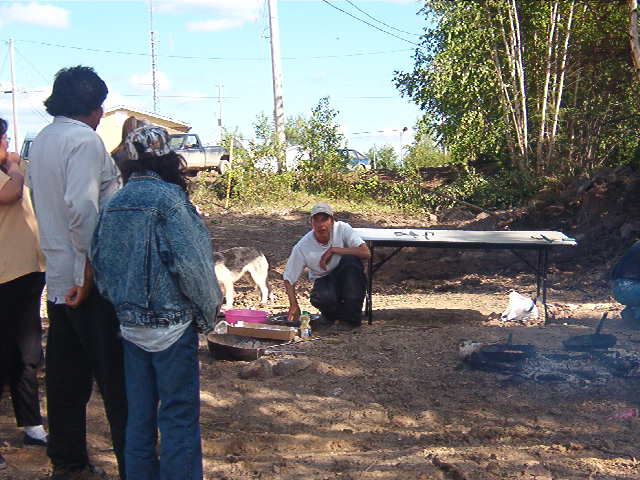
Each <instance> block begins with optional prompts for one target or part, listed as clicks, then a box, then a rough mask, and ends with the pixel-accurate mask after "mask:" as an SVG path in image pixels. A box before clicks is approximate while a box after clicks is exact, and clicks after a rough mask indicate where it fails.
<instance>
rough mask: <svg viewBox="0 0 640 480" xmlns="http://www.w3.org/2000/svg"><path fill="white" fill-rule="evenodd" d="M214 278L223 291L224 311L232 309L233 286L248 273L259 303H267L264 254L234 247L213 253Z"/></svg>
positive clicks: (267, 293) (266, 266) (266, 271)
mask: <svg viewBox="0 0 640 480" xmlns="http://www.w3.org/2000/svg"><path fill="white" fill-rule="evenodd" d="M213 259H214V261H215V270H216V277H217V278H218V283H219V284H220V288H221V289H222V290H223V291H224V295H225V300H226V302H225V305H224V307H225V308H226V309H229V308H232V307H233V296H234V290H233V284H234V283H235V282H236V281H238V280H239V279H240V278H242V276H243V275H244V274H245V273H247V272H249V274H250V275H251V278H252V279H253V281H254V283H255V284H256V287H258V288H259V289H260V303H262V304H265V303H268V301H269V288H268V287H267V276H268V274H269V262H267V259H266V257H265V256H264V254H262V253H261V252H259V251H258V250H256V249H255V248H252V247H234V248H230V249H228V250H223V251H221V252H214V254H213Z"/></svg>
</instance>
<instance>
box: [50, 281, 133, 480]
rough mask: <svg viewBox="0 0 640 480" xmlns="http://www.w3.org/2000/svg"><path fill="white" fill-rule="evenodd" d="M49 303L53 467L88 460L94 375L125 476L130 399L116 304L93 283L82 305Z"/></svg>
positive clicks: (77, 465) (80, 464)
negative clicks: (88, 436)
mask: <svg viewBox="0 0 640 480" xmlns="http://www.w3.org/2000/svg"><path fill="white" fill-rule="evenodd" d="M47 308H48V311H49V337H48V341H47V355H46V373H47V375H46V385H47V413H48V417H49V446H48V448H47V454H48V455H49V458H51V462H52V463H53V466H54V468H69V469H79V468H83V467H85V466H86V465H87V464H88V463H89V458H88V454H87V442H86V426H87V417H86V410H87V403H88V402H89V398H90V397H91V390H92V387H93V378H95V379H96V382H97V383H98V387H99V389H100V393H101V394H102V400H103V402H104V408H105V411H106V413H107V419H108V421H109V426H110V427H111V439H112V441H113V448H114V451H115V454H116V458H117V459H118V469H119V471H120V477H121V478H124V471H125V470H124V438H125V427H126V423H127V399H126V396H125V386H124V364H123V362H124V360H123V352H122V340H121V339H120V338H119V335H118V332H119V327H118V319H117V317H116V313H115V311H114V309H113V306H112V305H111V304H110V303H109V302H108V301H107V300H105V299H104V298H102V297H101V296H100V294H99V293H98V292H97V290H96V289H95V288H94V289H93V290H92V291H91V293H90V295H89V297H88V298H87V299H86V300H85V301H84V302H83V303H82V304H81V305H80V306H79V307H78V308H75V309H74V308H69V307H67V306H66V305H57V304H54V303H52V302H47Z"/></svg>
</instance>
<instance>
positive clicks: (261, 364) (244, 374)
mask: <svg viewBox="0 0 640 480" xmlns="http://www.w3.org/2000/svg"><path fill="white" fill-rule="evenodd" d="M273 373H274V367H273V366H272V365H271V362H270V361H269V360H267V359H266V358H259V359H258V360H254V361H253V362H251V363H250V364H249V365H247V366H245V367H244V368H242V370H240V373H239V374H238V376H239V377H240V378H244V379H245V380H247V379H255V380H264V379H266V378H269V377H271V376H273Z"/></svg>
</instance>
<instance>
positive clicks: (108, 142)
mask: <svg viewBox="0 0 640 480" xmlns="http://www.w3.org/2000/svg"><path fill="white" fill-rule="evenodd" d="M131 116H133V117H136V118H138V119H140V120H146V121H147V122H149V123H150V124H152V125H158V126H160V127H164V128H166V129H167V131H168V132H169V133H170V134H171V133H186V132H188V131H189V130H191V125H189V124H188V123H185V122H181V121H179V120H174V119H172V118H169V117H163V116H162V115H158V114H155V113H149V112H144V111H142V110H135V109H133V108H129V107H123V106H119V107H114V108H110V109H109V110H105V112H104V116H103V117H102V120H101V121H100V125H99V126H98V130H97V132H98V134H99V135H100V136H101V137H102V141H103V142H104V144H105V146H106V147H107V151H108V152H111V151H112V150H113V149H114V148H116V147H117V146H118V144H119V143H120V141H121V140H122V124H123V123H124V121H125V120H126V119H127V118H129V117H131Z"/></svg>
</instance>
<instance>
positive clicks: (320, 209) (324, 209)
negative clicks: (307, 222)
mask: <svg viewBox="0 0 640 480" xmlns="http://www.w3.org/2000/svg"><path fill="white" fill-rule="evenodd" d="M318 213H326V214H327V215H329V216H330V217H333V210H331V207H330V206H329V204H328V203H324V202H320V203H316V204H315V205H314V206H313V208H312V209H311V216H312V217H313V216H314V215H317V214H318Z"/></svg>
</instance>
